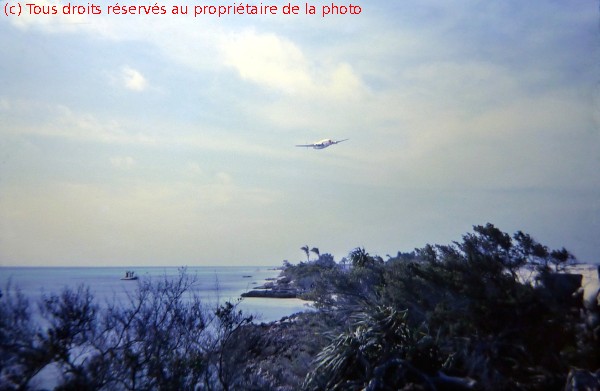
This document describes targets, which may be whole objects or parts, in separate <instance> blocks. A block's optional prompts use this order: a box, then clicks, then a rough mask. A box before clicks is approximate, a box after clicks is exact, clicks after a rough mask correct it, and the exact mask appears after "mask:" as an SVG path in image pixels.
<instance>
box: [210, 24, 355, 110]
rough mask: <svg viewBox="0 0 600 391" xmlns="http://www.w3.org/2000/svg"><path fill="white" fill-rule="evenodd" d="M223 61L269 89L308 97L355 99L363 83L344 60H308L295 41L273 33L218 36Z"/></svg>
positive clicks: (242, 74)
mask: <svg viewBox="0 0 600 391" xmlns="http://www.w3.org/2000/svg"><path fill="white" fill-rule="evenodd" d="M219 45H220V49H221V53H222V56H223V62H224V64H225V65H227V66H229V67H231V68H233V69H235V70H236V71H237V73H238V74H239V76H240V77H241V78H242V79H244V80H247V81H250V82H253V83H256V84H258V85H260V86H263V87H265V88H268V89H272V90H275V91H278V92H283V93H285V94H288V95H299V96H304V97H307V98H308V97H310V99H311V100H312V99H315V98H317V99H319V98H323V97H324V98H335V99H354V98H356V97H358V96H361V95H363V93H364V92H365V86H364V85H363V83H362V81H361V79H360V77H359V76H358V75H357V74H356V72H355V70H354V69H353V68H352V66H351V65H350V64H348V63H345V62H334V63H331V62H328V61H314V60H313V61H311V60H309V59H308V58H307V56H306V55H305V54H304V53H303V51H302V50H301V49H300V48H299V47H298V45H296V44H295V43H294V42H292V41H290V40H289V39H286V38H284V37H281V36H279V35H276V34H273V33H257V32H256V31H254V30H244V31H236V32H234V33H231V34H229V35H226V36H224V38H222V39H221V41H220V43H219Z"/></svg>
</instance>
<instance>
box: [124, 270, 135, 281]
mask: <svg viewBox="0 0 600 391" xmlns="http://www.w3.org/2000/svg"><path fill="white" fill-rule="evenodd" d="M137 279H138V276H136V275H135V272H133V271H130V270H128V271H126V272H125V277H123V278H121V280H124V281H133V280H137Z"/></svg>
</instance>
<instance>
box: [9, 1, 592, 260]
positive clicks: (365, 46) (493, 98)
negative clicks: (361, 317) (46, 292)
mask: <svg viewBox="0 0 600 391" xmlns="http://www.w3.org/2000/svg"><path fill="white" fill-rule="evenodd" d="M273 3H274V4H279V3H278V2H277V1H275V2H273ZM169 4H171V3H169ZM181 4H185V1H182V2H181ZM189 4H192V3H189ZM281 4H283V3H281ZM281 4H280V5H281ZM285 4H287V2H285ZM299 4H303V3H299ZM340 4H341V3H340ZM360 4H361V5H362V9H363V12H362V14H360V15H355V16H349V15H347V16H339V17H326V18H321V17H311V16H305V15H298V16H283V15H276V16H265V17H259V16H240V15H237V16H229V17H223V18H220V19H219V18H215V17H201V18H200V17H199V18H195V19H194V18H193V17H192V16H187V17H184V16H179V17H169V16H150V17H144V16H114V15H113V16H104V15H103V16H97V15H90V16H48V17H41V16H35V17H34V16H22V17H13V18H9V17H6V16H2V17H1V19H0V47H2V61H1V62H0V119H1V120H0V133H1V134H2V137H1V139H0V265H5V266H7V265H49V266H52V265H81V266H109V265H215V264H219V265H225V264H231V265H242V264H253V265H255V264H273V265H279V264H281V262H282V260H284V259H286V260H289V261H290V262H297V261H300V260H302V259H303V257H304V255H303V253H302V251H301V250H300V247H301V246H303V245H305V244H308V245H309V246H310V247H318V248H319V249H320V250H321V252H329V253H331V254H333V255H334V256H335V257H336V259H337V260H340V259H341V257H343V256H345V255H347V254H348V252H349V251H351V250H352V249H353V248H355V247H357V246H362V247H365V248H366V250H367V251H369V252H370V253H372V254H377V255H381V256H383V257H385V255H386V254H395V253H396V252H397V251H399V250H401V251H410V250H412V249H414V248H415V247H422V246H424V245H425V244H427V243H439V244H447V243H450V242H451V241H453V240H459V239H460V237H461V235H462V234H464V233H466V232H468V231H470V230H471V227H472V226H473V225H477V224H485V223H487V222H491V223H493V224H495V225H496V226H498V227H499V228H500V229H502V230H504V231H506V232H509V233H514V232H515V231H517V230H523V231H524V232H527V233H529V234H531V235H532V236H533V237H534V238H536V239H537V240H538V241H540V242H542V243H544V244H547V245H548V246H550V247H551V248H557V247H562V246H565V247H566V248H567V249H568V250H570V251H571V252H573V253H574V254H575V255H576V256H577V257H578V258H579V259H580V260H581V261H584V262H600V246H599V244H600V174H599V173H600V108H599V107H600V88H599V82H600V73H599V68H598V67H599V65H598V64H600V62H599V60H600V56H599V48H598V42H599V39H598V38H599V30H598V4H597V2H592V1H567V2H565V1H550V0H535V1H530V2H523V1H517V0H514V1H503V2H481V1H474V0H473V1H471V0H461V1H452V2H439V1H416V0H415V1H394V2H391V1H383V0H370V1H368V2H367V1H364V2H360ZM322 138H333V139H342V138H349V139H350V140H349V141H347V142H345V143H343V144H340V145H337V146H333V147H330V148H328V149H325V150H321V151H316V150H312V149H302V148H295V147H294V145H295V144H301V143H306V142H312V141H315V140H319V139H322Z"/></svg>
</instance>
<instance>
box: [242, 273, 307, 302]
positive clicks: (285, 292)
mask: <svg viewBox="0 0 600 391" xmlns="http://www.w3.org/2000/svg"><path fill="white" fill-rule="evenodd" d="M298 295H299V292H298V289H296V288H294V287H293V286H291V284H290V280H289V279H288V278H287V277H280V278H276V279H272V280H271V281H267V282H266V283H265V284H263V285H261V286H257V287H256V288H255V289H253V290H251V291H249V292H245V293H242V295H241V296H242V297H266V298H273V299H295V298H297V297H298Z"/></svg>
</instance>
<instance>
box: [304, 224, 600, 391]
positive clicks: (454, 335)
mask: <svg viewBox="0 0 600 391" xmlns="http://www.w3.org/2000/svg"><path fill="white" fill-rule="evenodd" d="M349 258H350V259H351V261H352V264H353V268H352V269H351V270H350V271H348V272H344V271H342V270H340V269H332V270H328V271H326V272H323V273H322V274H321V276H322V277H323V278H322V279H320V280H318V281H316V282H315V289H314V290H313V294H312V298H313V299H314V300H315V303H316V306H317V307H319V308H322V309H325V310H328V311H333V312H335V313H336V314H338V317H339V319H340V320H341V321H343V322H348V324H352V323H351V319H353V318H354V315H355V314H356V313H357V312H358V313H360V314H363V315H362V316H363V317H364V316H365V315H364V314H369V315H368V317H366V318H365V319H369V320H368V322H363V323H361V324H360V325H359V324H356V323H355V324H352V326H351V327H350V329H349V331H348V332H346V333H344V334H342V335H340V336H339V337H337V338H335V339H334V340H333V342H332V343H331V344H330V345H328V347H327V348H325V349H324V350H323V351H322V352H321V354H320V355H319V356H318V359H317V361H316V362H315V365H316V367H315V369H314V371H313V372H311V374H310V375H309V377H308V378H307V383H306V384H307V386H308V388H320V387H325V388H334V389H346V388H348V389H354V388H356V389H359V388H364V387H367V385H369V384H371V385H373V384H376V383H377V382H378V381H379V380H378V379H380V375H377V373H381V372H382V371H383V372H386V371H387V369H386V370H384V369H381V370H380V371H379V372H378V371H376V370H375V368H395V371H396V372H394V373H396V374H398V373H403V374H405V376H404V375H403V376H396V377H394V378H393V379H391V380H390V379H388V381H389V382H392V383H387V384H386V386H389V385H390V384H392V388H394V387H396V386H397V387H400V388H401V387H403V386H404V385H406V384H408V383H409V381H408V380H407V379H408V378H409V377H411V376H412V379H413V380H411V381H414V382H416V383H415V384H419V385H420V386H422V387H425V388H426V389H429V388H427V387H430V385H431V384H440V383H443V382H445V381H446V377H445V375H444V373H448V374H453V375H455V376H458V378H459V380H457V381H458V384H460V385H461V387H466V388H470V387H472V386H473V384H472V383H470V381H468V379H475V380H477V382H478V384H479V386H480V387H482V388H484V389H490V390H496V389H497V390H505V389H531V390H543V389H560V388H562V386H563V385H564V382H565V378H566V375H567V373H568V370H569V368H570V367H571V366H574V365H577V366H580V367H581V366H583V367H587V368H588V369H589V370H596V369H597V368H596V367H594V365H597V363H598V360H597V359H596V358H594V357H595V356H597V355H598V353H600V349H599V348H598V341H597V340H594V339H593V338H592V337H591V336H590V334H589V333H588V332H586V331H585V327H584V326H583V319H582V318H581V317H580V315H579V312H578V310H574V308H573V305H576V304H577V303H576V301H573V299H571V298H570V297H571V294H572V293H573V292H574V291H575V290H576V288H577V287H576V286H574V287H569V285H567V288H564V289H563V290H565V289H566V290H565V293H566V294H565V295H563V297H561V294H560V292H559V291H560V290H559V289H558V288H557V286H556V285H550V284H549V282H548V281H554V280H557V281H562V283H564V282H568V281H571V280H576V279H573V278H566V277H568V276H565V278H562V279H550V278H549V277H552V276H548V277H544V276H546V275H548V273H550V271H551V270H554V271H563V270H565V268H566V267H567V266H568V265H570V264H573V263H574V262H575V259H574V257H573V256H572V255H571V254H570V253H568V251H566V250H565V249H564V248H563V249H560V250H549V249H548V248H547V247H546V246H543V245H541V244H539V243H537V242H536V241H535V240H534V239H533V238H531V236H529V235H527V234H524V233H522V232H520V231H519V232H517V233H516V234H515V235H513V236H512V237H511V236H510V235H508V234H506V233H504V232H502V231H500V230H499V229H498V228H496V227H495V226H494V225H492V224H489V223H488V224H486V225H485V226H475V227H473V232H472V233H468V234H466V235H464V236H463V237H462V241H460V242H455V243H453V244H451V245H426V246H425V247H424V248H421V249H416V250H415V251H414V252H413V253H398V256H396V257H393V258H392V257H389V260H388V262H386V263H383V262H382V261H380V258H378V257H374V256H371V255H369V254H368V253H367V252H366V251H365V250H364V249H363V248H357V249H355V250H353V251H352V252H351V253H350V255H349ZM525 269H530V270H531V269H533V270H534V271H536V272H537V273H538V275H539V276H540V280H539V281H540V282H541V284H538V285H534V284H533V283H532V282H529V281H524V280H523V279H522V278H521V276H520V273H521V272H522V270H525ZM579 281H580V280H579ZM382 309H387V311H390V313H395V314H400V313H401V314H403V318H402V324H403V325H404V326H403V327H405V328H402V327H399V326H394V327H393V328H392V329H393V330H395V331H394V332H400V331H401V330H404V331H405V333H404V334H402V335H404V336H409V335H413V336H414V335H415V333H414V330H426V332H425V333H424V334H423V335H425V336H427V337H428V338H429V336H435V341H436V343H435V346H436V354H435V357H433V356H432V357H430V359H429V362H432V363H437V364H436V366H434V367H435V368H438V369H439V370H440V375H439V376H434V375H433V374H432V373H431V371H432V370H434V369H435V368H429V370H425V369H424V368H423V367H422V363H421V362H420V361H418V360H417V359H416V358H415V356H414V355H411V354H408V353H406V352H410V351H413V350H411V349H413V348H414V346H415V345H417V341H416V340H415V339H414V338H413V339H411V338H408V337H406V338H404V339H402V338H399V336H398V335H397V334H394V332H392V333H390V332H389V330H386V329H385V327H383V325H386V324H395V325H396V324H397V323H394V322H391V323H389V319H388V320H387V321H384V322H383V323H382V319H387V318H386V317H381V316H380V317H378V316H376V315H373V314H377V313H381V312H382V311H383V310H382ZM393 311H395V312H393ZM383 312H385V311H383ZM344 314H345V315H344ZM386 322H388V323H386ZM366 324H368V325H369V326H368V327H367V326H366ZM407 330H412V331H413V334H410V333H408V331H407ZM584 341H585V342H584ZM407 346H408V347H409V348H407ZM411 346H412V347H413V348H410V347H411ZM589 346H596V347H595V348H589ZM383 347H385V348H383ZM438 349H439V350H438ZM390 352H392V353H390ZM442 360H443V361H444V364H443V365H438V364H439V363H440V362H441V361H442ZM390 370H391V369H390ZM392 372H393V371H392ZM386 373H387V372H386ZM378 376H379V377H378ZM328 379H329V380H328ZM414 379H417V380H414ZM455 380H456V379H455ZM372 382H375V383H372ZM377 384H380V383H377ZM375 388H376V387H375Z"/></svg>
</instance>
